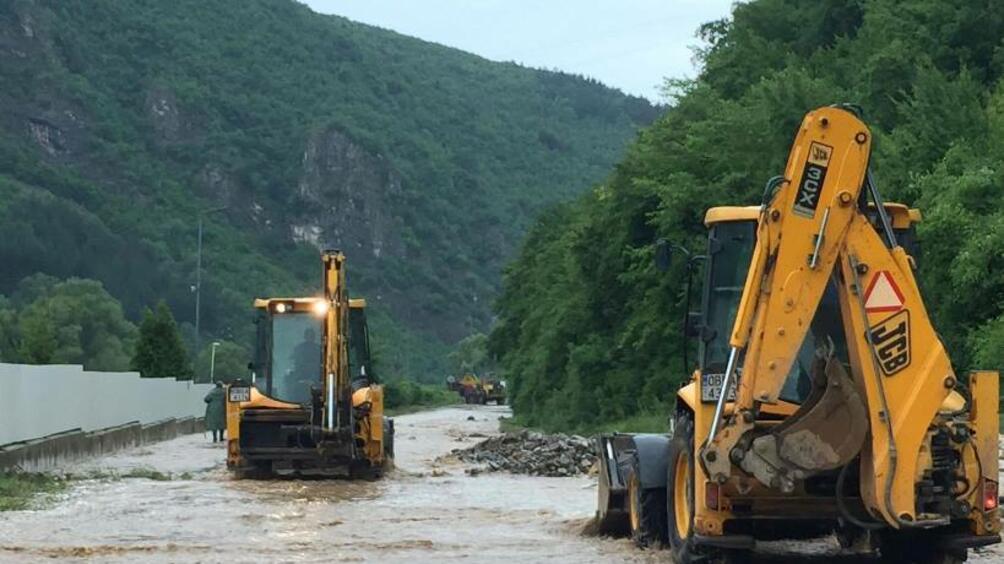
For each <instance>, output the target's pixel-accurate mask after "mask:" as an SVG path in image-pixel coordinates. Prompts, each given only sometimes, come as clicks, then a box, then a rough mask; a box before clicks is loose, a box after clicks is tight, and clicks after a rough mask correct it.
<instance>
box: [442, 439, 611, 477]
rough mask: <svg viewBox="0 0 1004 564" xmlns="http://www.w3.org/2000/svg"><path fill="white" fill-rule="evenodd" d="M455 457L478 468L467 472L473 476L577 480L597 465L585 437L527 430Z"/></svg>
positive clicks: (460, 450) (483, 443)
mask: <svg viewBox="0 0 1004 564" xmlns="http://www.w3.org/2000/svg"><path fill="white" fill-rule="evenodd" d="M452 454H453V455H455V456H456V457H457V458H459V459H460V460H462V461H464V462H468V463H474V464H477V465H478V466H476V467H474V468H471V469H469V470H468V471H467V473H468V474H470V475H472V476H476V475H477V474H479V473H481V472H500V471H502V472H512V473H514V474H529V475H531V476H550V477H562V476H577V475H579V474H586V473H588V472H589V471H590V469H591V468H592V467H593V466H594V464H595V463H596V455H595V454H594V453H593V444H592V442H591V441H589V440H588V439H586V438H585V437H579V436H569V435H562V434H558V435H545V434H542V433H533V432H530V431H526V430H523V431H519V432H515V433H506V434H504V435H499V436H497V437H491V438H488V439H485V440H483V441H481V442H479V443H478V444H476V445H474V446H471V447H468V448H464V449H454V450H453V452H452Z"/></svg>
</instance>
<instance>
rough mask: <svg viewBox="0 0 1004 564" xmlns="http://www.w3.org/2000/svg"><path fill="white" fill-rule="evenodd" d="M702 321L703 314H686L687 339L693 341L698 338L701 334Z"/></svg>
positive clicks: (695, 312) (693, 312)
mask: <svg viewBox="0 0 1004 564" xmlns="http://www.w3.org/2000/svg"><path fill="white" fill-rule="evenodd" d="M703 321H704V314H702V313H701V312H699V311H691V312H688V313H687V328H686V336H687V338H688V339H693V338H696V337H700V336H701V333H702V329H703V326H702V324H701V323H702V322H703Z"/></svg>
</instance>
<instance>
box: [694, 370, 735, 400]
mask: <svg viewBox="0 0 1004 564" xmlns="http://www.w3.org/2000/svg"><path fill="white" fill-rule="evenodd" d="M724 383H725V374H701V401H702V402H704V403H715V402H717V401H718V398H720V397H722V385H723V384H724ZM725 399H726V400H727V401H736V384H735V381H734V380H733V382H732V386H731V387H730V388H729V395H728V396H727V397H726V398H725Z"/></svg>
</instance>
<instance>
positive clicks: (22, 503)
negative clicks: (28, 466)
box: [0, 472, 66, 511]
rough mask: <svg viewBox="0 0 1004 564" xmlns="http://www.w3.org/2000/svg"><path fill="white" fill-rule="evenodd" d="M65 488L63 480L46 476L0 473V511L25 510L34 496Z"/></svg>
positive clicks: (52, 492)
mask: <svg viewBox="0 0 1004 564" xmlns="http://www.w3.org/2000/svg"><path fill="white" fill-rule="evenodd" d="M65 488H66V482H65V480H62V479H60V478H57V477H55V476H49V475H47V474H30V473H26V472H16V473H0V511H18V510H21V509H27V508H29V507H30V506H31V504H32V502H33V501H34V500H35V498H36V496H38V495H41V494H54V493H58V492H60V491H62V490H63V489H65Z"/></svg>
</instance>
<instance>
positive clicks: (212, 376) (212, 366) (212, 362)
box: [209, 341, 220, 384]
mask: <svg viewBox="0 0 1004 564" xmlns="http://www.w3.org/2000/svg"><path fill="white" fill-rule="evenodd" d="M212 346H213V350H212V353H211V354H210V357H209V383H210V384H212V383H213V382H215V381H216V347H218V346H220V342H219V341H213V345H212Z"/></svg>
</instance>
